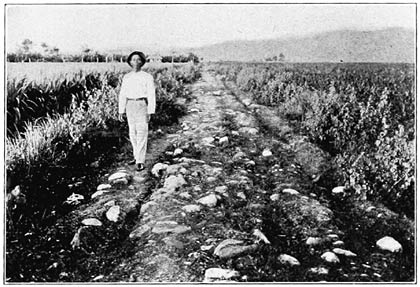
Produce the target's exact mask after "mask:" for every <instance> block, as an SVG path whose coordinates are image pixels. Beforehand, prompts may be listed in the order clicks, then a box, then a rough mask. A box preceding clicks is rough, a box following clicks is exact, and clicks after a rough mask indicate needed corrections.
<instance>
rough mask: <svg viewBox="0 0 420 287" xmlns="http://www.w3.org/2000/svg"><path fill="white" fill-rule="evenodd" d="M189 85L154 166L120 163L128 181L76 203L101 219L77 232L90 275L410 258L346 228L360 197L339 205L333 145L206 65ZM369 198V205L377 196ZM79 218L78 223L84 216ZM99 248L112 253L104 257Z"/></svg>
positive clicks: (352, 267) (160, 277) (309, 275)
mask: <svg viewBox="0 0 420 287" xmlns="http://www.w3.org/2000/svg"><path fill="white" fill-rule="evenodd" d="M191 89H192V92H193V95H194V97H195V100H193V101H192V102H191V103H189V104H188V110H189V112H188V115H187V116H185V117H184V118H182V120H181V125H180V129H179V130H177V131H175V132H174V133H171V134H166V135H164V136H162V137H161V138H159V139H158V140H155V141H154V142H153V146H151V149H150V151H149V157H148V159H147V170H148V171H150V172H151V173H148V171H144V172H142V173H137V172H135V171H134V170H133V168H132V167H129V166H124V165H121V167H120V168H117V169H116V171H121V169H124V170H122V172H123V173H126V176H123V178H126V179H127V181H126V182H124V181H122V182H121V185H120V186H118V185H115V186H116V188H114V189H112V192H109V193H108V192H107V193H104V194H102V195H100V196H98V197H96V198H95V199H93V200H92V203H91V204H89V208H86V207H85V208H81V209H79V210H78V211H76V212H75V213H73V215H74V216H75V217H76V218H77V219H78V220H74V222H80V219H82V218H85V219H86V218H99V219H101V221H102V222H103V225H102V226H100V227H97V226H87V227H83V226H82V232H79V233H80V238H76V239H80V240H79V241H80V242H79V243H80V244H79V247H78V248H79V249H81V248H84V249H85V250H84V251H83V252H87V253H89V252H93V253H94V255H91V256H90V257H89V258H90V259H89V260H87V262H90V264H87V263H86V262H84V265H83V268H91V269H90V273H89V277H88V278H87V279H86V277H84V280H86V281H93V282H203V281H204V282H218V281H223V282H230V281H235V282H237V281H241V282H247V281H249V282H274V281H320V280H328V281H382V280H390V278H391V279H392V280H395V279H398V277H397V276H398V272H399V271H400V270H399V269H398V264H399V263H400V262H401V260H402V259H401V260H400V261H398V260H399V259H398V258H397V259H395V256H393V255H392V254H391V255H389V254H387V255H386V256H379V255H378V252H377V250H375V246H374V242H375V241H374V240H377V239H379V238H377V237H378V236H380V235H381V234H375V238H369V239H363V241H362V240H358V239H357V238H354V237H352V236H350V235H349V232H350V233H351V232H352V230H348V228H347V227H346V224H347V223H346V222H343V220H344V218H345V217H343V216H341V215H340V214H341V213H342V214H346V212H348V211H350V210H353V209H352V208H353V207H346V208H349V209H343V208H341V209H337V206H340V204H342V203H343V198H338V199H337V198H331V197H330V195H331V192H330V189H331V187H334V186H337V185H340V183H339V182H329V183H328V184H327V185H325V184H323V185H322V184H319V182H320V181H322V178H325V174H328V169H329V161H328V156H327V155H326V154H325V153H323V152H322V151H321V150H320V149H318V148H317V147H315V146H313V145H312V144H310V143H309V142H308V140H307V139H306V138H305V137H303V136H300V135H297V134H295V133H294V132H293V130H292V129H291V128H290V127H289V126H288V125H287V123H286V122H285V121H283V120H281V118H279V117H278V115H277V114H276V112H275V111H274V110H273V109H269V108H266V107H263V106H259V105H255V104H252V102H251V100H250V99H249V98H247V96H246V95H244V94H241V93H240V92H239V91H236V90H235V87H234V86H230V85H229V84H226V83H224V82H223V81H221V79H219V78H218V77H216V76H215V75H214V74H212V72H211V71H204V72H203V77H202V79H201V80H200V81H198V82H197V83H195V84H193V85H192V86H191ZM113 186H114V184H113ZM334 200H335V201H334ZM115 206H118V208H115ZM343 206H344V205H343ZM346 206H347V205H346ZM111 208H114V210H115V209H118V213H117V216H116V218H115V221H112V220H109V217H108V216H105V214H108V212H109V211H110V209H111ZM363 208H370V205H369V203H366V206H364V207H363ZM369 210H370V211H369V212H370V213H369V212H368V215H371V216H372V217H374V216H376V215H377V214H378V212H381V213H382V214H383V218H395V215H393V214H391V213H389V212H386V211H384V210H383V209H376V210H374V209H373V208H370V209H369ZM364 211H365V210H364ZM340 212H341V213H340ZM111 218H112V217H111ZM340 220H341V221H340ZM404 222H405V221H403V223H404ZM362 223H363V222H362ZM368 223H369V222H368ZM368 223H366V224H367V225H366V228H371V227H372V224H371V225H369V224H368ZM374 223H375V225H374V226H375V227H378V228H379V227H381V228H382V225H380V224H379V223H377V221H375V222H374ZM384 224H385V222H384V223H383V225H384ZM398 224H399V226H400V227H399V228H400V230H394V231H395V232H397V233H398V232H400V233H401V236H400V237H399V238H401V237H404V236H406V235H407V233H408V234H409V232H410V228H412V226H410V224H409V223H408V224H405V225H404V224H401V222H398ZM353 227H354V226H352V228H353ZM72 228H73V230H80V223H75V224H74V225H73V226H72ZM362 229H363V228H362ZM405 231H407V232H406V233H404V232H405ZM358 234H360V233H358ZM76 235H77V233H76ZM81 238H84V240H82V239H81ZM98 238H99V243H98ZM369 240H370V241H371V242H370V241H369ZM407 242H409V240H408V241H407ZM404 243H406V242H404ZM363 244H367V245H369V246H363ZM407 244H408V243H407ZM101 245H103V246H106V248H101ZM359 245H362V246H359ZM372 245H373V247H372ZM92 246H94V247H92ZM337 247H340V248H342V249H344V250H345V249H350V250H352V249H353V250H352V251H354V252H356V253H358V252H363V253H366V254H367V255H365V254H363V255H362V256H360V254H359V255H357V256H353V255H351V256H347V255H339V256H336V255H334V254H333V255H334V256H333V258H334V259H332V260H335V257H337V259H339V260H341V262H340V263H337V262H336V263H334V262H328V260H330V259H328V260H326V259H325V256H324V254H325V252H328V251H331V250H333V248H337ZM89 248H90V249H89ZM354 248H358V250H354ZM373 251H375V252H376V253H375V254H376V255H374V256H373V257H372V256H371V253H372V252H373ZM80 252H82V251H80ZM408 252H410V250H408ZM330 253H331V252H330ZM101 256H102V257H104V256H105V257H107V258H108V259H107V260H103V259H101V260H99V261H98V260H97V258H99V257H101ZM113 256H115V260H114V261H113V260H112V257H113ZM400 256H403V255H400ZM384 258H385V259H384ZM98 262H101V264H99V266H98V264H97V263H98ZM95 263H96V265H95ZM107 264H108V265H107ZM106 265H107V266H106ZM372 265H373V266H374V267H372ZM390 265H391V266H392V268H394V269H392V268H391V269H390V268H389V266H390ZM366 266H367V267H366ZM387 266H388V267H387ZM390 270H391V271H390ZM400 273H401V272H400ZM375 274H376V275H375ZM401 276H402V275H401ZM74 279H75V278H74ZM403 279H404V278H403ZM70 281H77V279H76V280H70Z"/></svg>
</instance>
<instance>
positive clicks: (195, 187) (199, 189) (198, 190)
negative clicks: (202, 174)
mask: <svg viewBox="0 0 420 287" xmlns="http://www.w3.org/2000/svg"><path fill="white" fill-rule="evenodd" d="M193 190H194V191H196V192H200V191H201V187H199V186H198V185H196V186H194V188H193Z"/></svg>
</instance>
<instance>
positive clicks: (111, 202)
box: [104, 200, 115, 207]
mask: <svg viewBox="0 0 420 287" xmlns="http://www.w3.org/2000/svg"><path fill="white" fill-rule="evenodd" d="M114 205H115V200H110V201H108V202H107V203H105V204H104V206H106V207H110V206H114Z"/></svg>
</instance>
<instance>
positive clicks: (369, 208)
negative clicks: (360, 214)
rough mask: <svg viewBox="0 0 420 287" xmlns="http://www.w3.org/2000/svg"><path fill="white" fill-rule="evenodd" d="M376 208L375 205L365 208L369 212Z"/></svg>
mask: <svg viewBox="0 0 420 287" xmlns="http://www.w3.org/2000/svg"><path fill="white" fill-rule="evenodd" d="M374 209H376V207H375V206H369V207H368V208H366V211H367V212H371V211H372V210H374Z"/></svg>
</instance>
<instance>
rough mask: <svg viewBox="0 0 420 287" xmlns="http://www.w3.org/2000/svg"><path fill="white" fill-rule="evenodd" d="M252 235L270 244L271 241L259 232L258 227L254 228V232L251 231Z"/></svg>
mask: <svg viewBox="0 0 420 287" xmlns="http://www.w3.org/2000/svg"><path fill="white" fill-rule="evenodd" d="M252 234H253V235H254V236H256V237H257V238H258V239H260V240H262V241H264V242H265V243H267V244H271V242H270V241H269V240H268V239H267V237H266V236H265V235H264V233H262V232H261V230H259V229H254V232H253V233H252Z"/></svg>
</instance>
